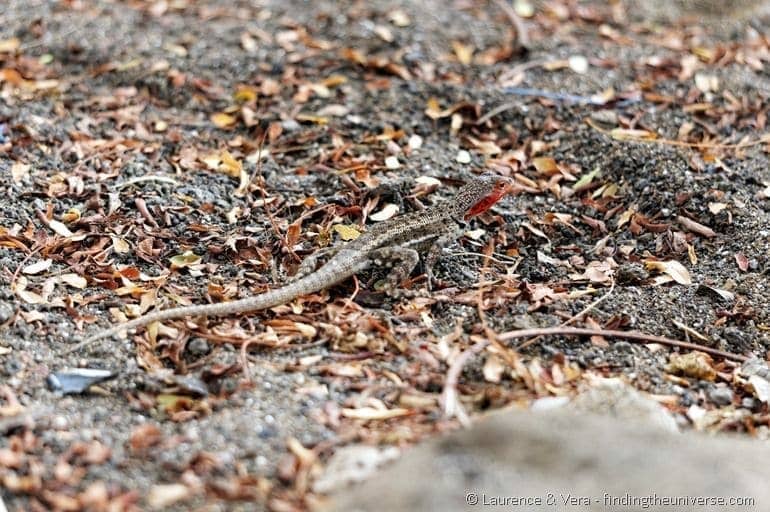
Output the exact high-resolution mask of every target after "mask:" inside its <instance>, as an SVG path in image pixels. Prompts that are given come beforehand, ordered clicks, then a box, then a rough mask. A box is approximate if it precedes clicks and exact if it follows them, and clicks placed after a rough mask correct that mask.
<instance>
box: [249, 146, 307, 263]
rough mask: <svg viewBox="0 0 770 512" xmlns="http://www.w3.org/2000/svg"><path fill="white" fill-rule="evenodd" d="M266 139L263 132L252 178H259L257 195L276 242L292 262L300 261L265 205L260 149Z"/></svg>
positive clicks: (265, 194)
mask: <svg viewBox="0 0 770 512" xmlns="http://www.w3.org/2000/svg"><path fill="white" fill-rule="evenodd" d="M266 138H267V132H264V133H263V134H262V137H260V139H259V144H258V145H257V151H258V152H259V154H260V158H258V159H257V174H256V175H255V176H254V177H255V178H259V180H260V181H261V182H262V186H260V187H259V193H260V194H261V195H262V206H263V207H264V209H265V215H267V218H268V220H269V221H270V225H271V226H272V228H273V232H274V233H275V236H276V237H278V240H280V242H281V245H282V246H283V248H284V249H286V251H287V252H288V253H289V254H290V255H291V256H292V257H293V258H294V261H300V257H299V256H297V253H296V252H294V250H293V249H292V248H291V247H289V244H288V243H286V237H285V236H283V234H281V230H280V228H279V227H278V223H276V222H275V217H273V212H271V211H270V206H269V205H268V204H267V192H265V185H266V182H265V177H264V176H263V175H262V158H261V155H262V148H263V147H264V145H265V139H266Z"/></svg>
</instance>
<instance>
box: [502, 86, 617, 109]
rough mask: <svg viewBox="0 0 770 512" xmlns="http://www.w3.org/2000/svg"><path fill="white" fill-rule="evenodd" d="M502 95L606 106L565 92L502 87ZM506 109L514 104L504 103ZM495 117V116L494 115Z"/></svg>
mask: <svg viewBox="0 0 770 512" xmlns="http://www.w3.org/2000/svg"><path fill="white" fill-rule="evenodd" d="M502 91H503V93H505V94H513V95H515V96H535V97H537V98H545V99H548V100H554V101H566V102H568V103H577V104H579V105H597V106H602V105H606V103H607V102H606V101H605V100H602V99H600V98H595V97H593V96H581V95H579V94H570V93H567V92H552V91H546V90H544V89H532V88H530V87H503V89H502ZM502 106H505V107H506V108H513V107H515V106H516V104H514V103H506V104H505V105H502ZM495 115H497V114H495Z"/></svg>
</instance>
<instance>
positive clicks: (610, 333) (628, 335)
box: [497, 327, 749, 362]
mask: <svg viewBox="0 0 770 512" xmlns="http://www.w3.org/2000/svg"><path fill="white" fill-rule="evenodd" d="M552 335H566V336H605V337H607V338H621V339H625V340H629V341H633V342H635V343H659V344H661V345H668V346H671V347H679V348H683V349H687V350H697V351H699V352H705V353H706V354H710V355H712V356H716V357H721V358H723V359H729V360H731V361H739V362H746V361H748V360H749V358H748V357H746V356H742V355H740V354H733V353H732V352H725V351H723V350H718V349H715V348H710V347H706V346H703V345H699V344H697V343H690V342H687V341H679V340H672V339H671V338H665V337H663V336H655V335H652V334H644V333H641V332H633V331H615V330H610V329H584V328H581V327H546V328H542V329H520V330H516V331H508V332H504V333H502V334H498V335H497V339H498V340H499V341H508V340H515V339H519V338H531V337H533V336H552Z"/></svg>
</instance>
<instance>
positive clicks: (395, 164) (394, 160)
mask: <svg viewBox="0 0 770 512" xmlns="http://www.w3.org/2000/svg"><path fill="white" fill-rule="evenodd" d="M385 167H387V168H388V169H398V168H399V167H401V162H399V161H398V157H395V156H392V155H391V156H389V157H387V158H386V159H385Z"/></svg>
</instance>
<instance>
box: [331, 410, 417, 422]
mask: <svg viewBox="0 0 770 512" xmlns="http://www.w3.org/2000/svg"><path fill="white" fill-rule="evenodd" d="M409 412H410V411H409V409H402V408H398V407H397V408H394V409H376V408H374V407H360V408H358V409H342V410H341V413H342V415H343V416H344V417H346V418H352V419H355V420H387V419H390V418H398V417H399V416H406V415H407V414H409Z"/></svg>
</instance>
